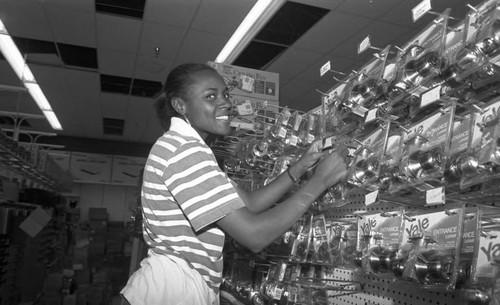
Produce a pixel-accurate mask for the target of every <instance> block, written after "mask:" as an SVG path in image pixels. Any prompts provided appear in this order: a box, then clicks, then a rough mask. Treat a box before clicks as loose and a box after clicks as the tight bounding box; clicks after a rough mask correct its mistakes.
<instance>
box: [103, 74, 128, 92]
mask: <svg viewBox="0 0 500 305" xmlns="http://www.w3.org/2000/svg"><path fill="white" fill-rule="evenodd" d="M131 84H132V79H131V78H129V77H121V76H114V75H105V74H101V91H103V92H110V93H121V94H129V93H130V86H131Z"/></svg>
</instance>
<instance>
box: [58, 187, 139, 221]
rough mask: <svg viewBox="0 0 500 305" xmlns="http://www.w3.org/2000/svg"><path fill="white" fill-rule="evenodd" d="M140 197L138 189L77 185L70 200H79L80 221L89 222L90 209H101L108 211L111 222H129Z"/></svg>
mask: <svg viewBox="0 0 500 305" xmlns="http://www.w3.org/2000/svg"><path fill="white" fill-rule="evenodd" d="M139 196H140V190H139V189H138V187H132V186H114V185H104V184H86V183H75V184H74V188H73V190H72V192H71V195H70V196H68V198H70V199H73V198H74V199H76V200H78V205H77V207H78V208H80V211H81V212H80V221H87V220H88V209H89V208H92V207H99V208H106V209H107V210H108V214H109V221H123V222H127V221H132V219H131V216H132V215H133V214H134V211H133V210H134V208H135V207H136V206H137V200H138V198H139Z"/></svg>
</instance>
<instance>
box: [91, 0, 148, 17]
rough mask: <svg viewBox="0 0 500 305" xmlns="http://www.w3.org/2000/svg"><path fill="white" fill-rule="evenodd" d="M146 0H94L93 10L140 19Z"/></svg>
mask: <svg viewBox="0 0 500 305" xmlns="http://www.w3.org/2000/svg"><path fill="white" fill-rule="evenodd" d="M145 4H146V0H96V1H95V10H96V12H98V13H107V14H113V15H118V16H124V17H134V18H140V19H142V15H143V14H144V6H145Z"/></svg>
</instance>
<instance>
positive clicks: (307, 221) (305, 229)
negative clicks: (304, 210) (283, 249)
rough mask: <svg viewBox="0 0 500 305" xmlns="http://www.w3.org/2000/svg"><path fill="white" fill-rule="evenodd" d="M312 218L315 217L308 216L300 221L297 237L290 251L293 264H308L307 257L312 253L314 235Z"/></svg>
mask: <svg viewBox="0 0 500 305" xmlns="http://www.w3.org/2000/svg"><path fill="white" fill-rule="evenodd" d="M312 217H313V215H312V214H310V215H306V216H304V217H302V218H301V219H300V225H299V226H298V233H297V237H296V238H295V239H294V241H293V243H292V247H291V250H290V255H289V258H290V261H292V262H306V260H307V255H308V253H309V251H310V241H311V234H312V226H311V222H312Z"/></svg>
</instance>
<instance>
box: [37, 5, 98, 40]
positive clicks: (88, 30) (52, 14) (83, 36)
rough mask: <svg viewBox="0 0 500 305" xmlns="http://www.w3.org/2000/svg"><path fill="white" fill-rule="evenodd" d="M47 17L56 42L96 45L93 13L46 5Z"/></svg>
mask: <svg viewBox="0 0 500 305" xmlns="http://www.w3.org/2000/svg"><path fill="white" fill-rule="evenodd" d="M46 12H47V17H48V20H49V24H50V27H51V31H52V33H53V34H54V38H55V40H56V41H57V42H62V43H67V44H74V45H78V46H85V47H95V46H96V30H95V14H94V13H88V12H83V11H77V10H70V9H65V8H61V7H47V9H46Z"/></svg>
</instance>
